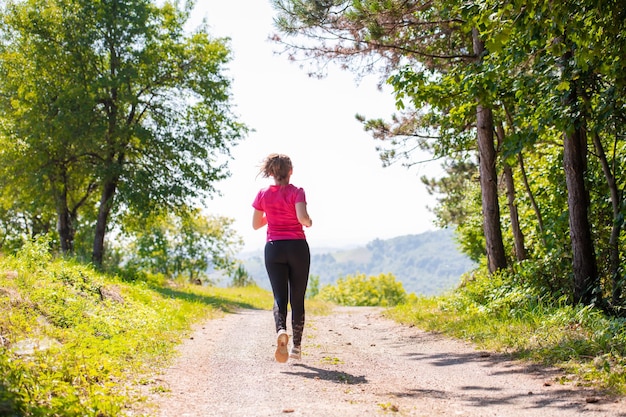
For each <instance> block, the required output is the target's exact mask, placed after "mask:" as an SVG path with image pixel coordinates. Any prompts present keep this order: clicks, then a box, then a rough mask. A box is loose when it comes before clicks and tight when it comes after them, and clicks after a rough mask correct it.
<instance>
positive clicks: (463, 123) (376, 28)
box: [274, 0, 507, 272]
mask: <svg viewBox="0 0 626 417" xmlns="http://www.w3.org/2000/svg"><path fill="white" fill-rule="evenodd" d="M274 4H275V6H276V8H277V10H278V11H279V17H278V19H277V23H278V26H279V29H280V30H281V31H282V32H283V33H285V34H287V35H301V36H305V37H308V38H312V39H314V40H315V41H316V42H317V43H316V44H314V45H311V44H310V43H305V42H302V43H301V44H300V45H296V46H294V45H289V44H287V43H286V42H285V41H283V40H282V39H281V38H280V37H278V36H276V37H275V40H276V41H278V42H282V43H283V44H285V45H286V46H287V47H288V48H289V49H290V50H291V51H295V52H296V53H297V52H301V51H304V54H305V56H308V57H313V58H316V59H318V60H335V61H338V62H341V63H342V64H343V65H345V66H346V67H351V68H355V67H356V71H372V70H373V69H375V68H379V69H381V70H382V71H383V74H384V75H386V76H388V75H389V74H393V73H395V75H393V76H391V77H390V78H389V82H390V84H392V85H393V86H394V89H395V94H396V99H397V102H398V107H400V108H403V107H404V101H403V99H406V101H409V102H410V103H411V105H412V107H413V108H416V109H423V108H426V109H427V110H426V112H427V113H428V115H427V116H426V117H422V118H420V121H421V122H420V123H418V124H414V127H415V128H418V129H422V130H423V131H425V132H426V134H425V135H423V136H421V137H424V138H430V137H432V136H431V135H429V134H428V133H429V132H433V131H435V132H437V134H439V135H440V136H439V138H438V139H437V140H438V141H440V142H441V144H439V145H437V148H434V147H431V148H432V149H439V150H440V151H441V152H442V153H445V152H446V151H447V150H449V149H450V148H457V149H458V148H459V147H463V146H467V142H466V140H465V139H466V135H464V134H463V133H462V132H464V131H467V130H471V129H472V128H473V129H474V130H475V132H476V142H475V145H473V147H474V149H475V150H476V151H477V153H478V161H479V167H480V184H481V192H482V209H483V220H484V221H483V226H484V235H485V243H486V252H487V257H488V264H489V268H490V270H491V271H492V272H493V271H495V270H497V269H499V268H505V267H506V265H507V260H506V256H505V251H504V244H503V240H502V231H501V224H500V208H499V201H498V185H497V173H496V156H497V154H496V150H495V143H494V133H493V131H494V122H493V116H492V109H491V106H492V102H491V101H492V99H493V97H492V95H491V94H490V91H489V83H493V80H491V79H489V78H484V77H482V75H481V74H482V68H483V66H482V60H483V56H484V55H485V48H484V41H483V40H482V39H481V36H480V34H479V32H478V30H476V28H474V27H473V26H472V25H473V23H474V22H473V20H472V19H471V12H472V11H471V9H470V8H464V7H463V6H462V5H459V4H457V3H455V2H454V1H446V0H441V1H435V2H421V1H409V2H395V1H379V0H363V1H325V2H324V1H322V2H320V1H300V0H298V1H289V0H275V1H274ZM468 10H469V11H468ZM466 15H470V17H468V16H466ZM483 78H484V79H483ZM459 80H470V81H469V82H459ZM483 83H484V85H483ZM459 98H460V99H461V100H463V99H465V101H464V102H462V103H460V104H461V106H460V109H461V110H460V111H455V110H456V109H455V108H454V106H455V105H456V104H457V103H459ZM468 98H469V99H470V100H472V101H473V102H474V103H473V104H472V105H468V101H467V99H468ZM472 110H473V111H472ZM470 118H471V119H470ZM472 119H473V122H472ZM369 127H371V125H370V126H369ZM366 128H368V126H366ZM465 150H467V148H465ZM390 155H391V156H394V155H395V154H389V153H387V154H385V155H384V157H385V158H389V157H390ZM400 156H401V157H406V156H407V155H406V153H403V154H402V155H400Z"/></svg>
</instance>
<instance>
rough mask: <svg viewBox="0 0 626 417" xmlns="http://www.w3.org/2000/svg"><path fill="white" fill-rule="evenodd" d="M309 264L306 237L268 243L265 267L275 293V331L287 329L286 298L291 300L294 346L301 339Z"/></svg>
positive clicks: (298, 344) (287, 300)
mask: <svg viewBox="0 0 626 417" xmlns="http://www.w3.org/2000/svg"><path fill="white" fill-rule="evenodd" d="M310 265H311V253H310V251H309V244H308V243H307V241H306V240H304V239H299V240H275V241H273V242H267V244H266V245H265V269H266V270H267V275H268V276H269V278H270V283H271V284H272V292H273V293H274V321H275V322H276V331H279V330H280V329H285V330H286V329H287V302H290V303H291V327H292V330H293V344H294V346H300V344H301V342H302V331H303V330H304V297H305V295H306V286H307V283H308V281H309V267H310Z"/></svg>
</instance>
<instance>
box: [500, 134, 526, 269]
mask: <svg viewBox="0 0 626 417" xmlns="http://www.w3.org/2000/svg"><path fill="white" fill-rule="evenodd" d="M496 131H497V133H498V143H499V144H500V145H502V143H504V128H503V127H502V124H501V123H500V124H498V126H497V130H496ZM502 166H503V171H504V182H505V184H506V196H507V201H508V204H509V216H510V218H511V231H512V233H513V242H514V244H515V257H516V259H517V260H518V261H523V260H524V259H526V247H525V246H524V234H523V233H522V229H521V228H520V224H519V215H518V212H517V205H516V204H515V182H514V181H513V170H512V169H511V166H510V165H509V164H508V163H507V162H506V161H502Z"/></svg>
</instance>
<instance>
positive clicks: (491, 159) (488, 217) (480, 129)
mask: <svg viewBox="0 0 626 417" xmlns="http://www.w3.org/2000/svg"><path fill="white" fill-rule="evenodd" d="M472 35H473V41H474V42H473V43H474V53H475V54H476V56H477V57H478V59H481V58H480V57H481V56H482V54H483V52H484V50H485V46H484V44H483V42H482V41H481V40H480V38H479V35H478V31H477V30H476V29H474V30H473V31H472ZM493 127H494V126H493V114H492V112H491V109H490V108H489V107H486V106H484V105H483V104H481V103H480V102H479V104H478V105H477V107H476V130H477V140H478V155H479V169H480V189H481V194H482V209H483V230H484V234H485V243H486V250H487V261H488V264H489V272H495V271H496V270H498V269H501V268H506V266H507V262H506V254H505V251H504V242H503V240H502V229H501V226H500V206H499V203H498V180H497V172H496V149H495V146H494V137H493V130H494V129H493Z"/></svg>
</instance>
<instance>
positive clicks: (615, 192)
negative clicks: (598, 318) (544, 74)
mask: <svg viewBox="0 0 626 417" xmlns="http://www.w3.org/2000/svg"><path fill="white" fill-rule="evenodd" d="M593 144H594V147H595V149H596V153H597V154H598V159H600V164H601V165H602V171H603V172H604V177H605V178H606V183H607V185H608V186H609V192H610V194H611V206H612V208H613V227H612V229H611V237H610V238H609V263H610V265H609V271H610V274H611V279H612V285H613V293H612V295H611V299H612V301H613V304H614V305H617V304H618V303H619V302H620V300H621V298H622V285H621V274H620V271H619V269H620V268H619V264H620V256H619V235H620V233H621V231H622V222H621V221H620V220H619V216H620V214H621V213H620V207H621V205H622V199H621V198H620V192H619V189H618V186H617V182H616V181H615V176H614V175H613V170H611V166H610V164H609V161H608V159H607V158H606V152H604V146H602V142H601V141H600V136H599V135H598V134H597V133H595V134H594V135H593Z"/></svg>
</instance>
